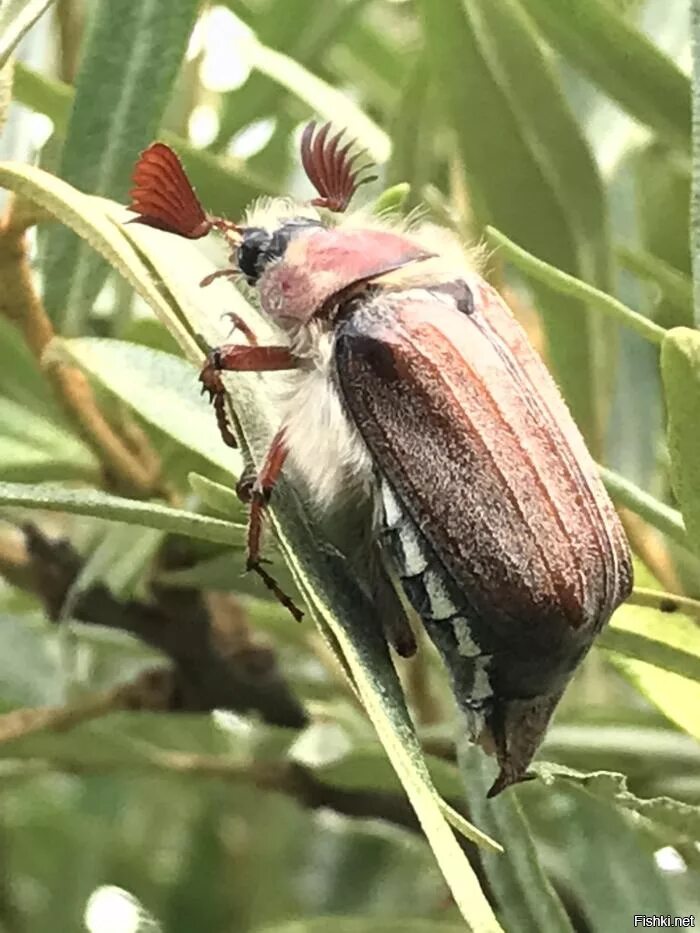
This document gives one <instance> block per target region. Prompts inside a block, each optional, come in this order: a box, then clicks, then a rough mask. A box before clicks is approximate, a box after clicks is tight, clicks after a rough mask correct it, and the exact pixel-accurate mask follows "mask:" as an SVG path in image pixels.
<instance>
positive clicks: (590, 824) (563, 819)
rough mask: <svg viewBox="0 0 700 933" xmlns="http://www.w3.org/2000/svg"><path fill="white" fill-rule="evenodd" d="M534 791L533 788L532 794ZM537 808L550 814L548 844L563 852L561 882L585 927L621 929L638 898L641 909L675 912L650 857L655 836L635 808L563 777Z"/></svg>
mask: <svg viewBox="0 0 700 933" xmlns="http://www.w3.org/2000/svg"><path fill="white" fill-rule="evenodd" d="M537 790H538V789H537V788H536V787H533V788H532V792H531V793H532V797H533V798H534V797H535V795H536V793H537ZM557 790H558V793H557ZM522 798H523V800H524V799H525V788H523V792H522ZM540 808H541V809H542V810H545V811H546V816H548V820H547V822H548V825H549V828H550V831H551V834H549V835H550V844H553V845H554V846H555V851H556V852H565V853H566V862H565V864H562V865H561V869H562V872H563V881H564V883H565V884H566V887H567V889H568V890H570V891H571V892H572V894H573V896H574V898H575V902H577V903H578V904H579V905H580V908H581V910H582V911H583V914H584V918H585V921H586V922H587V924H588V928H589V929H592V930H595V931H599V933H608V931H612V930H623V929H625V926H628V925H629V924H630V919H629V918H630V917H633V916H634V915H635V914H637V913H639V912H640V905H639V902H640V899H641V900H642V902H643V904H644V908H643V909H644V911H645V912H647V911H648V912H649V913H650V914H657V915H663V914H669V913H673V901H672V900H671V897H670V892H669V889H668V886H667V884H666V880H665V878H664V877H663V876H662V873H661V871H659V869H657V867H656V864H655V860H654V853H655V851H656V850H658V848H659V847H660V842H659V839H658V836H657V835H656V834H655V833H653V832H652V830H651V829H650V827H649V826H648V825H647V824H645V823H644V822H643V821H642V820H641V819H640V818H639V817H638V816H637V814H636V813H634V812H627V811H626V810H624V809H621V808H620V807H619V806H618V805H617V802H616V801H615V802H613V801H611V800H610V799H608V798H606V797H605V796H602V797H598V796H593V795H591V794H588V793H587V792H586V790H584V789H582V788H581V787H579V786H576V785H575V784H573V783H569V785H568V787H567V786H566V785H565V784H564V782H559V783H558V785H556V784H555V786H554V787H550V788H548V793H547V795H546V797H544V798H543V800H542V802H541V804H540ZM601 853H605V858H602V857H601ZM545 929H546V928H545Z"/></svg>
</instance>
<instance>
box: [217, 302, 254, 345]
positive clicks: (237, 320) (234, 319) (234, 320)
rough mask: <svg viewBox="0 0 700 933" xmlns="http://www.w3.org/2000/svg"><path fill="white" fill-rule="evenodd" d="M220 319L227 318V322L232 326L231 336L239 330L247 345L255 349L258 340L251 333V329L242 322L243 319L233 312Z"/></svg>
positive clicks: (228, 312)
mask: <svg viewBox="0 0 700 933" xmlns="http://www.w3.org/2000/svg"><path fill="white" fill-rule="evenodd" d="M222 317H227V318H228V319H229V321H230V322H231V325H232V327H231V333H232V334H233V333H235V331H237V330H239V331H240V332H241V333H242V334H243V336H244V337H245V339H246V340H247V341H248V343H249V344H250V345H251V347H257V345H258V338H257V337H256V336H255V334H254V333H253V330H252V328H250V327H249V326H248V325H247V324H246V322H245V321H244V320H243V318H242V317H241V316H240V315H239V314H236V312H235V311H227V312H226V313H225V314H223V315H222Z"/></svg>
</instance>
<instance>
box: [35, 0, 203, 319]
mask: <svg viewBox="0 0 700 933" xmlns="http://www.w3.org/2000/svg"><path fill="white" fill-rule="evenodd" d="M198 9H199V0H142V2H141V3H139V4H137V5H136V6H134V7H133V8H129V11H128V13H127V11H126V9H125V7H124V6H123V5H122V4H120V3H113V2H111V0H99V2H98V3H97V8H96V10H95V11H94V14H93V21H92V25H91V29H90V31H89V34H88V36H87V38H86V42H85V47H84V51H83V55H82V63H81V67H80V71H79V74H78V78H77V82H76V94H75V99H74V102H73V109H72V111H71V115H70V120H69V124H68V131H67V136H66V142H65V145H64V148H63V153H62V158H61V165H60V170H59V174H60V175H61V176H62V177H63V178H64V179H65V180H66V181H68V182H70V184H72V185H75V186H76V187H78V188H80V189H81V190H83V191H85V192H88V193H90V194H97V195H102V196H103V197H112V198H115V199H117V200H125V199H126V195H127V192H128V189H129V182H130V177H131V170H132V167H133V165H134V162H135V161H136V158H137V156H138V154H139V152H140V151H141V150H142V149H144V148H145V147H146V146H147V145H148V144H149V143H150V142H151V141H152V140H153V138H154V137H155V136H156V134H157V130H158V125H159V123H160V120H161V116H162V114H163V111H164V109H165V106H166V104H167V102H168V98H169V95H170V92H171V89H172V85H173V83H174V81H175V78H176V76H177V72H178V69H179V67H180V63H181V61H182V58H183V56H184V52H185V49H186V47H187V42H188V39H189V35H190V32H191V30H192V27H193V25H194V22H195V20H196V17H197V13H198ZM125 14H126V15H125ZM146 89H147V92H145V91H146ZM44 271H45V301H46V306H47V309H48V311H49V313H50V314H51V316H52V318H53V319H54V321H55V322H56V325H57V329H58V330H59V332H61V333H62V334H65V335H67V336H75V335H77V334H79V333H81V332H82V331H83V330H84V327H83V322H84V320H85V317H86V315H87V314H88V313H89V311H90V308H91V305H92V303H93V302H94V299H95V297H96V295H97V293H98V291H99V289H100V287H101V285H102V283H103V281H104V277H105V273H106V267H105V265H104V263H103V262H102V261H101V260H100V259H99V257H97V256H95V254H94V253H93V252H92V251H91V250H89V249H88V248H87V247H86V246H84V245H81V243H80V241H79V240H77V239H76V238H75V237H74V236H73V235H72V234H70V233H68V232H67V231H66V230H62V229H57V230H56V231H54V232H53V233H52V235H51V236H50V239H49V245H48V251H47V255H46V260H45V270H44Z"/></svg>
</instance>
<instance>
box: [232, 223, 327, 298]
mask: <svg viewBox="0 0 700 933" xmlns="http://www.w3.org/2000/svg"><path fill="white" fill-rule="evenodd" d="M320 226H321V224H320V223H319V221H317V220H312V219H311V218H306V217H294V218H292V219H291V220H286V221H285V222H284V223H283V224H282V225H281V226H279V227H278V228H277V230H275V231H274V232H273V233H270V232H269V231H268V230H264V229H263V228H262V227H243V228H242V239H241V242H240V243H239V244H238V247H237V249H236V264H237V266H238V268H239V269H240V270H241V272H242V273H243V275H244V276H245V278H246V281H247V282H248V284H249V285H255V284H256V283H257V281H258V279H259V278H260V276H261V275H262V273H263V272H264V271H265V269H266V267H267V266H268V265H269V264H270V263H271V262H273V261H274V260H276V259H281V258H282V256H284V254H285V252H286V250H287V246H289V243H290V240H293V239H294V237H296V236H298V235H299V234H300V233H305V232H308V230H309V228H310V227H311V228H313V227H320Z"/></svg>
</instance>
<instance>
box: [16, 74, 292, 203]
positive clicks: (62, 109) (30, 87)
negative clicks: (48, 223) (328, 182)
mask: <svg viewBox="0 0 700 933" xmlns="http://www.w3.org/2000/svg"><path fill="white" fill-rule="evenodd" d="M15 71H16V75H15V83H14V96H15V99H16V100H17V101H19V102H20V103H23V104H24V105H25V106H27V107H30V108H31V109H32V110H36V111H37V112H38V113H43V114H46V116H47V117H50V118H51V120H53V122H54V125H55V128H56V133H57V135H58V136H59V137H60V138H63V137H65V134H66V129H67V126H68V118H69V115H70V112H71V107H72V103H73V98H74V92H73V88H71V87H70V86H69V85H68V84H64V83H63V82H62V81H56V80H50V79H48V78H46V77H45V76H44V75H40V74H39V73H38V72H36V71H32V69H31V68H27V67H26V65H23V64H22V63H21V62H20V63H18V64H17V66H16V69H15ZM158 138H159V139H162V140H163V142H166V143H167V144H168V145H169V146H172V147H173V149H175V150H177V153H178V155H179V156H180V158H181V159H182V163H183V165H184V167H185V170H186V171H187V174H188V175H189V177H190V179H191V180H192V183H193V184H194V186H195V187H196V189H197V192H198V194H199V196H200V198H201V199H202V203H203V204H207V205H212V206H213V205H216V210H217V213H220V214H223V215H224V216H230V217H238V216H240V214H242V213H243V210H244V208H245V207H246V206H247V205H248V204H249V203H250V202H251V201H252V199H253V198H254V197H255V196H256V195H258V194H260V193H261V192H264V193H266V194H278V193H279V188H278V185H277V183H276V181H274V180H273V179H270V178H260V177H258V176H257V175H253V174H251V172H250V171H249V169H248V168H247V167H246V166H245V165H244V164H243V163H242V162H241V161H240V160H239V159H233V158H228V157H225V156H220V155H219V156H214V155H212V154H211V153H210V152H204V151H202V150H201V149H195V147H194V146H192V145H191V144H190V143H189V142H187V140H186V139H183V138H182V137H181V136H177V135H176V134H175V133H172V132H170V131H169V130H165V129H163V130H160V131H159V132H158Z"/></svg>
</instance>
